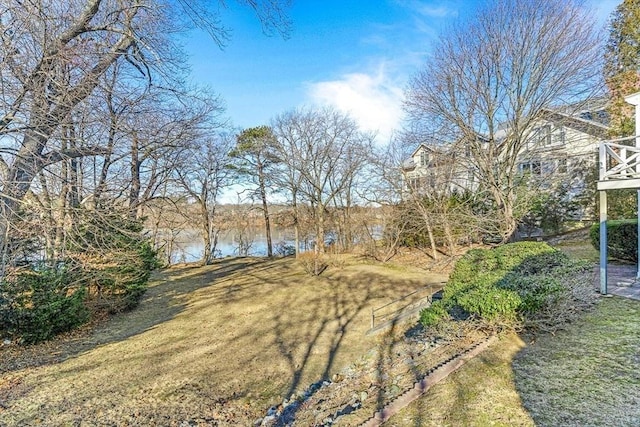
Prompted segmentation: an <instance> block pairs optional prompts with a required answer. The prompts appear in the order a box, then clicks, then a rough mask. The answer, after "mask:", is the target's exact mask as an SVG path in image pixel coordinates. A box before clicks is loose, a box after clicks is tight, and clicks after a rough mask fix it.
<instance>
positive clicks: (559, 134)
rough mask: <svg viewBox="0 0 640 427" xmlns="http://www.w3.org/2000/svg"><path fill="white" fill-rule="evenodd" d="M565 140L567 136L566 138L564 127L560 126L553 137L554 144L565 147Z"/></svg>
mask: <svg viewBox="0 0 640 427" xmlns="http://www.w3.org/2000/svg"><path fill="white" fill-rule="evenodd" d="M564 138H565V136H564V128H563V127H562V126H560V127H559V128H557V129H556V131H555V132H554V133H553V137H552V141H553V144H560V145H564Z"/></svg>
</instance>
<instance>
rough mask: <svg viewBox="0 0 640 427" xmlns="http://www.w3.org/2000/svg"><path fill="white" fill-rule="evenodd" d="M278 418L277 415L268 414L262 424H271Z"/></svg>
mask: <svg viewBox="0 0 640 427" xmlns="http://www.w3.org/2000/svg"><path fill="white" fill-rule="evenodd" d="M275 420H276V416H275V415H267V416H266V417H264V418H263V419H262V423H261V424H260V425H261V426H269V425H271V424H272V423H273V422H274V421H275Z"/></svg>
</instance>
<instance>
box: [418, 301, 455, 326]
mask: <svg viewBox="0 0 640 427" xmlns="http://www.w3.org/2000/svg"><path fill="white" fill-rule="evenodd" d="M448 317H449V313H448V312H447V309H446V308H444V306H443V305H442V302H441V301H436V302H434V303H433V304H431V305H430V306H429V307H427V308H425V309H423V310H421V311H420V323H422V324H423V325H424V326H427V327H429V326H436V325H437V324H438V323H440V322H441V321H442V320H444V319H446V318H448Z"/></svg>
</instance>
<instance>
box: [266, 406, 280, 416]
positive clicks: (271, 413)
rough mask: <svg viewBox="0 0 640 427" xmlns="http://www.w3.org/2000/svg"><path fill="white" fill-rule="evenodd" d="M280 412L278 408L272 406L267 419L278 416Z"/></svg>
mask: <svg viewBox="0 0 640 427" xmlns="http://www.w3.org/2000/svg"><path fill="white" fill-rule="evenodd" d="M277 411H278V408H276V407H275V406H272V407H271V408H269V410H268V411H267V417H273V416H275V415H276V412H277Z"/></svg>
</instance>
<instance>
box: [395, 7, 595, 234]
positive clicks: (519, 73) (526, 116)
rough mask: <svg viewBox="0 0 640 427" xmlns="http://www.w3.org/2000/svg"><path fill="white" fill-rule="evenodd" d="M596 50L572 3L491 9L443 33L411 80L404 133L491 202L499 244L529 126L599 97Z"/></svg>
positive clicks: (586, 19)
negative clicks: (468, 177) (448, 161)
mask: <svg viewBox="0 0 640 427" xmlns="http://www.w3.org/2000/svg"><path fill="white" fill-rule="evenodd" d="M600 47H601V43H600V37H599V34H598V33H597V31H595V19H594V18H593V17H592V16H591V15H590V14H589V12H588V10H586V9H585V8H584V7H583V4H582V3H580V2H579V1H559V0H553V1H548V0H532V1H527V2H522V1H518V0H498V1H496V2H492V3H490V4H488V5H487V6H486V7H484V8H483V9H481V10H480V11H479V12H478V13H477V14H476V15H475V16H473V17H471V18H469V20H467V21H465V22H460V23H458V24H457V25H455V26H454V27H453V28H451V29H449V30H448V31H446V32H445V33H444V34H443V35H442V36H441V37H440V39H439V41H438V42H437V43H436V45H435V46H434V48H433V49H432V54H431V55H430V57H429V59H428V61H427V63H426V65H425V66H424V67H423V69H422V70H421V71H420V72H419V73H418V74H417V75H416V76H415V77H414V78H413V79H412V81H411V83H410V87H409V90H408V95H407V99H406V102H405V106H406V111H407V113H408V116H409V120H410V122H411V125H412V127H413V128H414V129H416V130H417V131H418V132H419V133H420V134H421V135H423V136H424V137H425V139H426V138H427V137H428V138H429V139H430V140H432V141H439V142H438V143H440V144H449V145H454V146H455V148H454V149H456V150H457V151H458V153H457V154H458V156H457V157H458V159H465V161H466V162H467V164H468V167H469V168H470V169H472V170H474V173H475V174H476V175H477V177H478V181H479V185H480V187H481V190H484V191H487V192H488V193H489V194H490V195H491V199H492V200H491V201H492V203H493V205H494V214H495V215H496V216H497V223H498V224H500V227H499V230H498V232H499V235H500V236H501V238H502V239H503V240H507V239H509V238H510V237H511V236H512V234H513V232H514V231H515V230H516V227H517V222H518V217H517V211H518V207H517V206H516V205H517V203H518V200H517V197H516V194H517V191H516V189H517V182H516V181H517V157H518V154H519V153H520V152H521V151H522V149H523V147H524V144H525V143H526V140H527V138H528V136H529V133H530V132H531V129H532V124H533V123H534V122H535V121H536V120H538V119H540V118H542V116H543V115H544V114H545V112H547V111H549V110H552V109H553V108H554V107H555V106H557V105H559V104H566V103H572V102H576V101H582V100H587V99H589V98H590V97H592V96H593V95H594V94H598V93H601V88H602V82H601V71H600V66H599V64H600V62H601V49H600ZM576 108H579V106H577V107H576ZM466 151H468V153H469V156H468V157H466V158H465V156H464V154H465V152H466Z"/></svg>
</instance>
